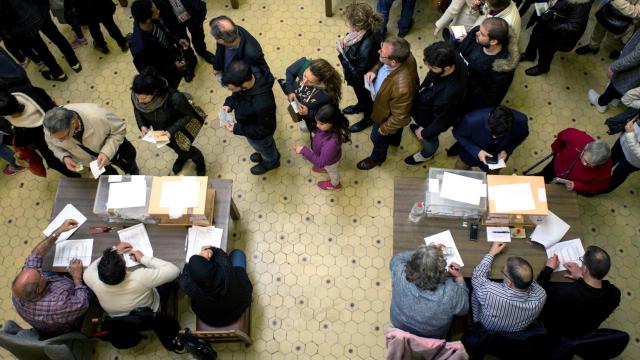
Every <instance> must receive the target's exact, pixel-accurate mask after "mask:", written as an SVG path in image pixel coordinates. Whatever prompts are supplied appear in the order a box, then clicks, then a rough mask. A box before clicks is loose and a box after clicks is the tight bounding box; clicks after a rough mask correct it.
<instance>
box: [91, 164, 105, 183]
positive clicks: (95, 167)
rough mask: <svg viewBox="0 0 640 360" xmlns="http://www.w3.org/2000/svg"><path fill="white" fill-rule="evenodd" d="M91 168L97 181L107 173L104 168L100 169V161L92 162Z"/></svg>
mask: <svg viewBox="0 0 640 360" xmlns="http://www.w3.org/2000/svg"><path fill="white" fill-rule="evenodd" d="M89 168H90V169H91V174H92V175H93V178H94V179H97V178H98V176H100V174H102V173H103V172H105V171H106V170H105V169H104V166H103V167H98V160H93V161H92V162H90V163H89Z"/></svg>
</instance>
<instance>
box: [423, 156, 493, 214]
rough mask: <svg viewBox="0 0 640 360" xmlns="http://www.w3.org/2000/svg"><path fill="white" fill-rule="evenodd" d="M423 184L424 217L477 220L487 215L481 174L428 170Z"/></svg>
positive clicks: (485, 192)
mask: <svg viewBox="0 0 640 360" xmlns="http://www.w3.org/2000/svg"><path fill="white" fill-rule="evenodd" d="M426 181H427V186H426V188H427V192H426V194H425V203H426V208H425V212H426V214H427V216H439V217H462V218H470V219H472V218H476V219H479V218H481V217H482V216H483V215H484V214H485V213H486V212H487V176H486V174H485V173H484V172H483V171H469V170H456V169H441V168H430V169H429V177H428V178H427V180H426Z"/></svg>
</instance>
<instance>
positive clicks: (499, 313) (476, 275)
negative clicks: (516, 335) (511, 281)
mask: <svg viewBox="0 0 640 360" xmlns="http://www.w3.org/2000/svg"><path fill="white" fill-rule="evenodd" d="M492 263H493V256H491V255H490V254H487V255H485V256H484V258H482V261H481V262H480V264H478V266H476V268H475V269H474V270H473V276H472V278H471V284H472V286H473V292H472V294H471V309H472V311H473V321H480V322H481V323H482V325H483V326H484V327H485V328H486V329H487V330H491V331H508V332H513V331H520V330H524V329H526V328H527V326H529V324H531V323H532V322H533V321H534V320H535V319H536V318H537V317H538V315H539V314H540V312H541V311H542V307H543V306H544V302H545V300H546V298H547V294H546V293H545V291H544V289H543V288H542V287H541V286H540V285H538V283H536V282H535V281H534V282H533V283H532V284H531V286H529V289H527V290H526V291H519V290H516V289H513V288H510V287H509V286H507V285H506V284H504V283H498V282H494V281H491V280H489V273H490V272H491V264H492Z"/></svg>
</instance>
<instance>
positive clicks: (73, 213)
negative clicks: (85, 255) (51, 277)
mask: <svg viewBox="0 0 640 360" xmlns="http://www.w3.org/2000/svg"><path fill="white" fill-rule="evenodd" d="M67 219H73V220H75V221H77V222H78V226H77V227H75V228H73V229H71V230H69V231H65V232H63V233H62V234H60V236H58V239H57V240H56V244H57V243H59V242H61V241H64V240H67V239H68V238H69V237H70V236H71V235H73V233H74V232H76V230H78V228H79V227H80V226H82V224H84V222H85V221H87V218H86V216H84V215H82V213H81V212H80V211H78V209H76V207H75V206H73V205H71V204H67V205H66V206H65V207H64V208H62V211H60V213H58V216H56V218H55V219H53V221H51V223H50V224H49V225H48V226H47V228H46V229H44V231H42V232H43V233H44V235H45V236H49V235H51V233H53V232H54V231H55V230H56V229H57V228H59V227H60V225H62V223H64V221H65V220H67ZM65 266H66V265H65Z"/></svg>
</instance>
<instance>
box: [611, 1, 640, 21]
mask: <svg viewBox="0 0 640 360" xmlns="http://www.w3.org/2000/svg"><path fill="white" fill-rule="evenodd" d="M611 5H613V7H614V8H616V9H618V10H619V11H620V13H622V15H625V16H628V17H630V18H633V19H638V18H640V2H639V3H635V4H632V3H631V2H629V1H628V0H612V1H611Z"/></svg>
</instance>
